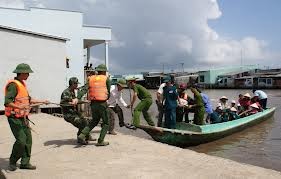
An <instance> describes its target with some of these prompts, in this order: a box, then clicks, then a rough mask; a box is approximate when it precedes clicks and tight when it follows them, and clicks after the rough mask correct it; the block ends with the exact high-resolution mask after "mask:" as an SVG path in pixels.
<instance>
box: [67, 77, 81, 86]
mask: <svg viewBox="0 0 281 179" xmlns="http://www.w3.org/2000/svg"><path fill="white" fill-rule="evenodd" d="M68 84H69V86H71V85H73V84H79V82H78V78H76V77H71V78H70V79H69V81H68Z"/></svg>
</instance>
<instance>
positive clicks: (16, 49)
mask: <svg viewBox="0 0 281 179" xmlns="http://www.w3.org/2000/svg"><path fill="white" fill-rule="evenodd" d="M0 39H1V40H0V49H1V53H0V86H1V88H2V89H3V88H4V86H5V84H6V82H7V80H8V79H11V78H12V77H14V74H13V73H12V71H13V70H14V69H15V67H16V65H17V64H19V63H29V64H30V65H31V67H32V69H33V70H34V72H35V73H34V74H31V75H30V79H29V80H28V85H29V87H30V93H31V95H32V96H34V97H39V98H43V99H44V98H45V99H49V100H50V101H52V102H59V100H60V95H61V92H62V90H63V89H64V88H65V87H66V86H67V85H68V79H69V78H70V77H72V76H76V77H78V78H79V80H80V81H83V80H84V65H85V64H86V62H87V60H89V58H90V48H91V47H93V46H95V45H98V44H104V48H105V59H104V60H105V64H106V65H107V66H108V42H109V41H110V40H111V28H110V27H101V26H87V25H84V24H83V14H82V13H81V12H73V11H63V10H54V9H40V8H30V9H29V10H27V9H10V8H1V7H0ZM85 51H87V53H86V54H85ZM84 55H86V58H85V56H84ZM66 58H69V59H70V60H69V65H70V67H69V68H66ZM85 59H86V60H85ZM3 98H4V95H3V92H2V93H0V103H1V104H3ZM0 106H1V107H0V110H1V109H3V106H2V105H0Z"/></svg>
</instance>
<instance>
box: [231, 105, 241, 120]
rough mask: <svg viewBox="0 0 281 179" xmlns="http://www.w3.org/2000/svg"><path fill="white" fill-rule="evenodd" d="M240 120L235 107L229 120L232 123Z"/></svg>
mask: <svg viewBox="0 0 281 179" xmlns="http://www.w3.org/2000/svg"><path fill="white" fill-rule="evenodd" d="M239 118H240V116H239V115H238V114H237V109H236V108H235V107H232V108H230V112H229V120H230V121H232V120H235V119H239Z"/></svg>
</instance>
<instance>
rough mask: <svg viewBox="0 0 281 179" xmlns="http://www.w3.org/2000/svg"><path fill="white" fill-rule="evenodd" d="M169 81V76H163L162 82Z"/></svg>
mask: <svg viewBox="0 0 281 179" xmlns="http://www.w3.org/2000/svg"><path fill="white" fill-rule="evenodd" d="M171 81H172V79H171V77H170V76H165V77H164V78H163V82H164V83H167V82H171Z"/></svg>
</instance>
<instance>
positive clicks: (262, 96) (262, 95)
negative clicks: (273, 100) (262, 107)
mask: <svg viewBox="0 0 281 179" xmlns="http://www.w3.org/2000/svg"><path fill="white" fill-rule="evenodd" d="M254 94H255V96H258V97H259V99H266V98H267V95H266V93H265V92H263V91H262V90H257V91H255V92H254Z"/></svg>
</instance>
